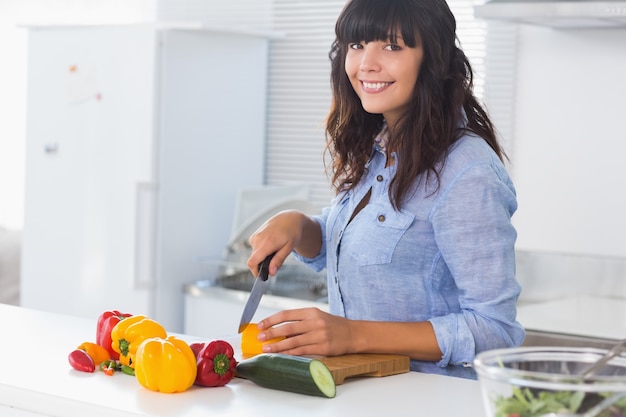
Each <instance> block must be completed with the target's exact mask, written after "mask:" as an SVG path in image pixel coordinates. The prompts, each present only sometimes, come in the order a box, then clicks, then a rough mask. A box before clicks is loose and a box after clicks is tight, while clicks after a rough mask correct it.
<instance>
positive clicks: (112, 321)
mask: <svg viewBox="0 0 626 417" xmlns="http://www.w3.org/2000/svg"><path fill="white" fill-rule="evenodd" d="M130 316H132V314H129V313H120V312H119V311H117V310H111V311H105V312H103V313H102V314H100V317H98V327H97V329H96V343H97V344H99V345H100V346H102V347H103V348H105V349H106V350H107V352H109V355H110V356H111V359H113V360H118V359H119V358H120V354H119V353H117V352H116V351H114V350H113V348H112V347H111V343H112V340H111V330H113V327H115V325H116V324H117V323H119V322H120V320H124V319H125V318H126V317H130Z"/></svg>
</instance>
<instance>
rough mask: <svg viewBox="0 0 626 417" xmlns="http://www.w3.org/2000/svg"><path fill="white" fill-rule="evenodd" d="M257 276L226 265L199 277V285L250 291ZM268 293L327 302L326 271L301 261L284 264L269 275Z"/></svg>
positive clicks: (197, 284)
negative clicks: (207, 275) (319, 271)
mask: <svg viewBox="0 0 626 417" xmlns="http://www.w3.org/2000/svg"><path fill="white" fill-rule="evenodd" d="M254 279H255V278H254V277H253V276H252V274H250V271H249V270H248V269H242V268H240V267H236V268H223V269H222V270H221V271H220V273H219V274H217V276H216V277H215V278H211V279H207V280H202V281H198V282H196V283H195V284H194V287H195V288H197V289H202V288H208V287H221V288H226V289H231V290H237V291H243V292H250V290H251V289H252V285H253V284H254ZM265 294H271V295H276V296H280V297H288V298H297V299H301V300H307V301H315V302H326V299H327V295H328V292H327V288H326V273H325V272H322V273H316V272H314V271H312V270H310V269H309V268H307V267H304V266H301V265H287V264H285V265H283V267H282V268H281V269H280V270H279V271H278V274H276V276H274V277H270V278H269V282H268V286H267V289H266V291H265Z"/></svg>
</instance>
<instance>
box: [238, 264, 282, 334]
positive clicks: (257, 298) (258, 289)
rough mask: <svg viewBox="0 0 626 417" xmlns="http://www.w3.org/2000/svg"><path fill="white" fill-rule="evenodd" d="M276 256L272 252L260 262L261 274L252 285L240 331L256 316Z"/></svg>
mask: <svg viewBox="0 0 626 417" xmlns="http://www.w3.org/2000/svg"><path fill="white" fill-rule="evenodd" d="M273 257H274V253H272V254H270V255H268V256H267V258H265V259H264V260H263V262H261V263H260V264H259V275H257V277H256V279H255V280H254V285H253V286H252V290H250V296H249V297H248V302H247V303H246V306H245V307H244V309H243V314H242V315H241V321H240V322H239V332H238V333H241V332H243V331H244V329H245V328H246V327H248V324H250V321H251V320H252V317H254V313H256V309H257V308H258V307H259V303H260V302H261V297H262V296H263V293H264V292H265V287H266V286H267V279H268V278H269V270H270V261H271V260H272V258H273Z"/></svg>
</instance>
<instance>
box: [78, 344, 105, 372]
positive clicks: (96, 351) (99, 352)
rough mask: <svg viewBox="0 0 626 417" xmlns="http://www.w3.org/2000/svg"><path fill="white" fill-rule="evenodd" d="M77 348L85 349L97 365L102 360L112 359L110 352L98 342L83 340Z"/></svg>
mask: <svg viewBox="0 0 626 417" xmlns="http://www.w3.org/2000/svg"><path fill="white" fill-rule="evenodd" d="M76 349H79V350H83V351H85V353H87V355H89V357H90V358H91V359H93V363H94V364H95V365H96V366H98V365H100V362H103V361H108V360H109V359H111V356H110V355H109V352H108V351H107V350H106V349H105V348H103V347H102V346H100V345H98V344H97V343H92V342H83V343H81V344H80V346H78V347H77V348H76Z"/></svg>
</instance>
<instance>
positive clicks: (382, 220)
mask: <svg viewBox="0 0 626 417" xmlns="http://www.w3.org/2000/svg"><path fill="white" fill-rule="evenodd" d="M378 221H379V222H384V221H385V215H384V214H379V215H378Z"/></svg>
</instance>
